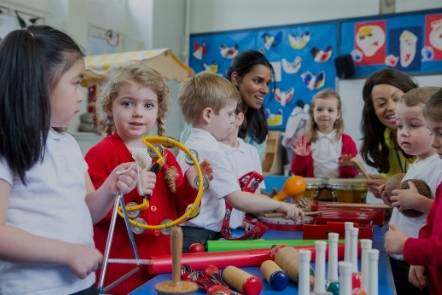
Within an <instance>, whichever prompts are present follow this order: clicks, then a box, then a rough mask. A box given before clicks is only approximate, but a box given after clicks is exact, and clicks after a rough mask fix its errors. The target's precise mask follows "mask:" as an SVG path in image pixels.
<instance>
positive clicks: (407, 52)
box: [189, 9, 442, 130]
mask: <svg viewBox="0 0 442 295" xmlns="http://www.w3.org/2000/svg"><path fill="white" fill-rule="evenodd" d="M338 40H339V41H338ZM190 48H191V54H190V58H189V65H190V67H191V68H192V69H193V70H194V71H195V72H196V73H200V72H203V71H209V72H212V73H216V74H219V75H222V76H225V75H226V72H227V69H228V68H229V66H230V64H231V62H232V59H233V58H234V57H235V56H237V55H238V54H239V53H240V52H242V51H245V50H248V49H255V50H260V51H261V52H263V53H264V54H265V56H266V57H267V58H268V59H269V61H270V62H271V63H272V64H273V67H274V69H275V76H276V77H275V83H274V90H273V91H272V93H270V94H269V95H268V96H267V97H266V99H265V101H264V108H265V112H266V115H267V123H268V125H269V127H270V129H272V130H285V129H286V125H287V122H288V121H289V125H290V127H287V128H294V126H291V122H292V121H293V122H295V121H296V120H289V119H290V118H294V116H297V115H299V112H300V110H302V108H299V107H298V108H295V107H296V106H297V105H300V104H302V103H310V101H311V98H312V97H313V95H314V94H315V93H317V92H318V91H320V90H321V89H324V88H332V89H334V88H335V82H336V71H335V67H334V59H335V57H336V56H338V55H342V54H351V55H352V58H353V61H354V64H355V75H354V76H353V77H354V78H360V77H367V76H369V75H370V74H371V73H373V72H374V71H377V70H379V69H382V68H385V67H386V66H390V67H396V68H398V69H399V70H401V71H404V72H407V73H409V74H412V75H417V74H435V73H441V72H442V10H441V9H433V10H426V11H419V12H414V13H405V14H394V15H386V16H376V17H365V18H353V19H342V20H335V21H328V22H320V23H310V24H298V25H287V26H278V27H270V28H260V29H251V30H238V31H226V32H219V33H202V34H192V35H190ZM301 102H302V103H301Z"/></svg>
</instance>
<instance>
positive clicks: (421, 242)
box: [404, 184, 442, 294]
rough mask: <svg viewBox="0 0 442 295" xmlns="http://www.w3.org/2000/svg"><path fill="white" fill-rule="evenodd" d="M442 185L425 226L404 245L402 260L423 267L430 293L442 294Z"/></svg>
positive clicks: (438, 189)
mask: <svg viewBox="0 0 442 295" xmlns="http://www.w3.org/2000/svg"><path fill="white" fill-rule="evenodd" d="M441 199H442V184H439V187H438V188H437V191H436V200H435V202H434V203H433V205H432V206H431V210H430V213H428V216H427V224H426V225H424V227H422V228H421V230H420V231H419V237H418V238H408V239H407V241H406V242H405V245H404V259H405V261H407V262H408V263H410V264H414V265H424V266H425V268H426V275H427V277H428V279H429V286H430V293H431V294H441V293H442V200H441Z"/></svg>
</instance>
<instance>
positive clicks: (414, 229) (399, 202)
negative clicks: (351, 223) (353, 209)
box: [385, 87, 442, 294]
mask: <svg viewBox="0 0 442 295" xmlns="http://www.w3.org/2000/svg"><path fill="white" fill-rule="evenodd" d="M440 89H441V88H439V87H419V88H415V89H412V90H410V91H408V92H407V93H405V94H404V95H403V96H402V97H401V99H400V101H399V102H398V104H397V106H396V113H395V115H396V120H397V142H398V144H399V146H400V147H401V149H402V150H403V151H404V152H405V153H407V154H408V155H413V156H416V161H415V162H414V163H413V164H412V165H410V167H409V168H408V170H407V173H406V174H405V176H404V177H403V179H402V182H404V181H406V180H407V179H419V180H422V181H424V182H425V183H426V184H427V185H428V187H429V188H430V190H431V194H432V198H434V195H435V193H436V189H437V186H438V185H439V184H440V183H441V181H442V160H441V159H440V158H439V155H438V154H437V153H436V151H435V150H434V148H433V147H432V142H433V136H434V135H433V134H432V133H431V131H430V130H429V129H428V128H427V126H426V124H425V120H424V116H423V108H424V106H425V104H426V103H427V101H428V100H429V99H430V97H431V96H432V95H433V94H434V93H436V92H437V91H438V90H440ZM409 185H410V188H409V189H399V190H394V191H393V196H391V198H390V200H391V201H392V205H393V206H394V209H393V213H392V215H391V218H390V228H391V229H393V230H396V229H398V230H400V231H401V232H402V233H404V234H405V235H407V236H409V237H417V236H418V234H419V230H420V229H421V228H422V226H424V225H425V221H426V217H427V214H428V212H429V210H430V208H431V205H432V204H433V199H428V198H427V197H425V196H422V195H420V194H419V193H418V192H417V190H416V187H415V186H414V185H413V183H409ZM407 209H415V210H417V211H420V212H423V213H424V214H422V215H421V216H418V217H408V216H406V215H404V214H402V213H401V212H402V211H404V210H407ZM389 235H390V234H389V233H387V235H386V238H385V245H386V248H387V250H388V248H389V243H390V239H389ZM390 263H391V267H392V272H393V277H394V281H395V285H396V291H397V293H398V294H410V293H412V294H427V293H428V290H426V289H424V290H420V289H418V288H416V287H414V286H413V285H411V284H409V283H408V282H407V281H408V278H409V271H415V270H414V269H410V270H409V268H410V266H409V264H408V263H407V262H405V261H404V258H403V256H402V255H397V254H396V255H395V254H391V258H390ZM413 267H414V266H412V268H413Z"/></svg>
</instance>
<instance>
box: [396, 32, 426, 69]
mask: <svg viewBox="0 0 442 295" xmlns="http://www.w3.org/2000/svg"><path fill="white" fill-rule="evenodd" d="M422 39H423V38H422V34H421V30H420V28H418V27H408V28H403V29H402V28H401V29H394V30H391V31H390V32H389V36H388V42H389V45H388V47H389V49H390V50H389V52H390V55H392V56H394V57H395V59H397V60H398V61H397V63H396V67H397V68H398V69H399V70H418V69H420V67H421V56H420V54H419V53H420V52H421V49H422ZM390 55H389V56H390Z"/></svg>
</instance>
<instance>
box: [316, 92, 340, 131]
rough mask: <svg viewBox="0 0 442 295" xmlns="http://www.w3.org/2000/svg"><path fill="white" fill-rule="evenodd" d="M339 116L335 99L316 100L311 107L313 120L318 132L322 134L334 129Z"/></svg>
mask: <svg viewBox="0 0 442 295" xmlns="http://www.w3.org/2000/svg"><path fill="white" fill-rule="evenodd" d="M340 116H341V113H340V111H339V110H338V100H337V99H336V98H327V99H324V98H317V99H315V101H314V106H313V120H314V121H315V123H316V125H317V126H318V130H319V131H320V132H323V133H330V132H331V131H333V129H334V125H335V122H336V120H337V119H338V118H339V117H340Z"/></svg>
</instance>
